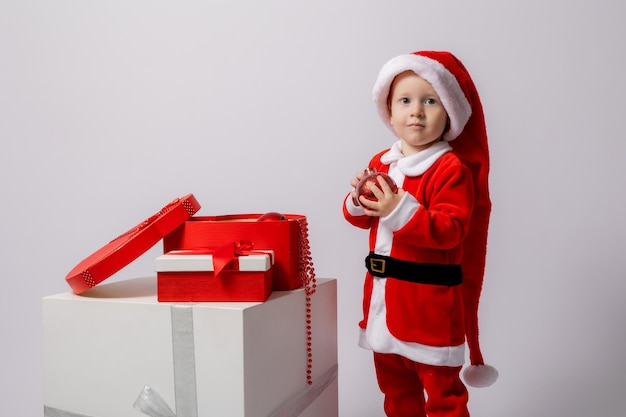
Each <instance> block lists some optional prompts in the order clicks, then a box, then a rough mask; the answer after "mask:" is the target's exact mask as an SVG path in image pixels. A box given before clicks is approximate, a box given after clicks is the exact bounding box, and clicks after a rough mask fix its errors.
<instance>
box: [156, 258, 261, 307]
mask: <svg viewBox="0 0 626 417" xmlns="http://www.w3.org/2000/svg"><path fill="white" fill-rule="evenodd" d="M222 252H223V251H222ZM231 254H232V256H226V259H224V257H223V256H220V254H219V249H218V250H216V251H210V253H209V251H202V250H181V251H171V252H167V253H166V254H164V255H161V256H159V257H158V258H156V261H155V270H156V272H157V294H158V295H157V297H158V300H159V301H198V302H200V301H260V302H263V301H265V300H267V298H268V297H269V296H270V294H271V293H272V263H273V253H272V251H243V252H240V253H239V254H234V253H233V252H231Z"/></svg>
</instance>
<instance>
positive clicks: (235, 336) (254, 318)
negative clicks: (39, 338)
mask: <svg viewBox="0 0 626 417" xmlns="http://www.w3.org/2000/svg"><path fill="white" fill-rule="evenodd" d="M305 297H306V296H305V292H304V290H303V289H297V290H293V291H274V292H273V293H272V295H271V296H270V298H269V299H268V300H267V301H266V302H264V303H258V302H210V303H164V302H161V303H159V302H158V301H157V299H156V278H155V277H147V278H137V279H132V280H127V281H121V282H115V283H111V284H102V285H100V286H98V287H95V288H93V289H91V290H89V291H87V292H85V293H83V294H81V295H76V294H74V293H71V292H68V293H62V294H58V295H53V296H49V297H44V298H43V332H44V335H43V336H44V337H43V339H44V409H45V414H46V415H49V416H54V415H72V414H71V413H75V414H78V415H86V416H92V417H138V416H142V415H144V414H142V413H141V412H140V411H138V410H136V409H135V408H134V407H133V404H134V403H135V400H136V399H137V398H138V396H139V395H140V393H141V392H142V390H143V389H144V387H145V386H147V387H149V388H150V391H151V392H153V393H158V395H159V396H160V397H162V400H163V401H164V402H165V403H166V404H167V405H169V407H170V408H171V409H172V410H174V411H175V412H176V416H177V417H196V415H197V416H200V417H211V416H219V417H231V416H232V417H266V416H268V417H270V416H271V417H287V416H290V417H291V416H294V417H295V416H301V417H333V416H337V413H338V399H337V307H336V306H337V284H336V280H334V279H318V280H317V290H316V292H315V294H313V296H312V332H313V334H312V343H313V346H312V347H313V351H312V353H313V357H312V360H313V363H312V364H313V368H312V371H313V372H312V378H313V379H312V381H313V385H308V384H307V379H306V369H307V352H306V348H307V338H306V327H305V326H306V322H305V320H306V306H305ZM194 373H195V375H194ZM194 386H195V390H194ZM317 394H319V396H318V395H317ZM64 412H65V413H68V414H63V413H64ZM57 413H58V414H57ZM155 415H156V414H155Z"/></svg>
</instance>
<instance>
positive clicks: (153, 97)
mask: <svg viewBox="0 0 626 417" xmlns="http://www.w3.org/2000/svg"><path fill="white" fill-rule="evenodd" d="M625 12H626V6H624V5H623V3H622V2H619V1H594V2H591V1H589V2H584V1H571V0H555V1H551V2H546V1H520V2H504V1H496V0H494V1H477V0H475V1H462V0H460V1H430V2H425V1H417V0H413V1H384V2H383V1H380V2H377V1H368V2H365V1H357V0H352V1H322V0H318V1H300V2H294V1H286V0H285V1H278V0H268V1H264V2H255V1H247V2H244V1H226V0H224V1H214V0H204V1H200V0H188V1H176V2H174V1H164V0H150V1H148V0H141V1H136V0H109V1H106V2H105V1H101V2H94V1H78V0H58V1H44V0H2V1H0V140H1V142H0V144H1V145H0V184H1V189H0V190H1V192H2V204H1V205H0V227H1V229H0V245H1V258H0V259H1V260H2V272H1V273H0V278H1V279H0V335H1V336H0V361H1V362H0V399H1V401H0V415H3V416H10V415H13V416H40V415H42V406H43V399H42V398H43V394H42V345H41V342H42V340H41V297H43V296H45V295H50V294H55V293H59V292H65V291H68V290H69V287H68V286H67V284H66V283H65V281H64V278H65V275H66V274H67V273H68V272H69V271H70V270H71V269H72V268H73V266H74V265H75V264H76V263H77V262H78V261H80V260H81V259H82V258H84V257H85V256H87V255H88V254H89V253H91V252H92V251H94V250H95V249H97V248H98V247H100V246H102V245H103V244H104V243H106V242H108V241H109V240H110V239H112V238H114V237H115V236H117V235H118V234H120V233H121V232H123V231H125V230H127V229H128V228H130V227H132V226H134V225H135V224H136V223H138V222H140V221H141V220H143V219H145V218H146V217H148V216H149V215H151V214H152V213H154V212H155V211H157V210H158V209H160V208H161V207H162V206H163V205H165V204H166V203H168V202H169V201H170V200H171V199H173V198H175V197H179V196H182V195H184V194H187V193H190V192H191V193H194V194H195V196H196V197H197V198H198V200H199V201H200V202H201V204H202V205H203V208H202V210H201V211H200V214H205V215H213V214H227V213H242V212H243V213H245V212H251V213H254V212H257V213H261V212H266V211H282V212H286V213H299V214H305V215H306V216H307V217H308V219H309V223H310V230H311V244H312V250H313V256H314V260H315V263H316V270H317V274H318V276H320V277H335V278H338V280H339V305H338V309H339V310H338V311H339V365H340V416H341V417H369V416H372V417H374V416H382V415H383V412H382V397H381V395H380V394H379V392H378V388H377V386H376V382H375V377H374V373H373V369H372V364H371V357H370V353H369V352H367V351H363V350H361V349H359V348H358V347H357V346H356V340H357V321H358V320H359V318H360V305H361V285H362V284H361V283H362V278H363V274H364V271H363V267H362V259H363V257H364V255H365V252H366V250H367V248H366V239H367V238H366V233H365V232H363V231H360V230H356V229H353V228H352V227H350V226H349V225H348V224H347V223H346V222H345V221H344V220H343V217H342V214H341V203H342V199H343V197H344V195H345V193H347V192H348V189H349V180H350V178H351V177H352V176H353V175H354V173H355V172H356V171H358V170H360V169H362V168H364V167H365V164H366V163H367V161H368V160H369V158H370V157H371V156H372V155H373V154H374V153H375V152H377V151H378V150H381V149H383V148H385V147H387V146H389V145H390V144H391V143H392V141H393V137H392V136H391V134H390V132H388V131H387V130H386V129H385V128H384V127H383V125H382V123H381V121H380V120H379V119H378V117H377V115H376V113H375V110H374V106H373V103H372V102H371V87H372V84H373V82H374V79H375V77H376V74H377V73H378V70H379V69H380V67H381V66H382V64H383V63H384V62H385V61H386V60H387V59H389V58H391V57H393V56H395V55H398V54H401V53H407V52H411V51H414V50H419V49H444V50H451V51H453V52H454V53H455V54H456V55H457V56H458V57H459V58H460V59H461V60H462V61H463V62H464V63H465V65H466V66H467V67H468V69H469V71H470V73H471V74H472V76H473V78H474V81H475V82H476V84H477V86H478V90H479V92H480V93H481V97H482V100H483V104H484V107H485V113H486V117H487V126H488V131H489V139H490V146H491V157H492V171H491V191H492V198H493V215H492V224H491V231H490V241H489V253H488V266H487V272H486V279H485V287H484V292H483V297H482V300H481V302H482V304H481V311H480V314H481V323H480V324H481V332H482V337H481V342H482V346H483V353H484V354H485V356H486V359H487V361H488V362H490V363H491V364H493V365H495V366H496V367H497V368H498V369H499V371H500V375H501V376H500V380H499V381H498V382H497V384H496V385H494V386H492V387H491V388H487V389H471V391H470V396H471V400H470V409H471V411H472V414H473V415H474V416H482V417H502V416H507V417H518V416H519V417H527V416H546V417H549V416H557V415H560V416H594V417H601V416H614V417H617V416H622V415H623V413H624V411H625V410H626V374H625V371H626V359H625V357H624V354H625V352H626V324H625V323H624V318H625V317H626V303H625V302H624V296H625V295H626V283H625V282H624V277H625V273H624V269H625V266H624V249H625V247H626V245H625V242H624V239H625V238H624V236H625V235H626V221H625V220H624V217H623V213H624V205H625V203H626V201H625V200H626V198H625V192H624V182H625V181H624V180H625V179H626V169H625V168H624V162H623V160H624V155H625V153H626V141H625V139H626V138H625V137H624V136H625V135H624V133H623V130H624V129H623V125H624V115H623V113H624V107H625V106H624V97H625V96H626V81H625V78H624V74H626V62H625V58H626V52H625V49H624V46H623V40H624V38H625V37H626V29H624V24H623V17H624V15H625ZM160 250H161V248H160V246H158V245H157V246H156V247H155V248H153V249H152V250H151V251H149V252H148V253H146V254H145V255H144V256H142V257H141V258H139V259H138V260H137V261H135V262H134V263H133V264H131V265H130V266H129V267H127V268H125V269H123V270H122V271H120V272H119V273H118V274H116V275H115V276H114V277H112V278H111V279H110V281H117V280H123V279H128V278H131V277H135V276H142V275H150V274H151V273H152V270H153V260H154V257H155V256H156V255H157V254H158V253H159V251H160ZM77 366H87V367H88V366H89V364H88V363H81V364H77Z"/></svg>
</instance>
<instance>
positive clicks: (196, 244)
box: [163, 214, 314, 291]
mask: <svg viewBox="0 0 626 417" xmlns="http://www.w3.org/2000/svg"><path fill="white" fill-rule="evenodd" d="M260 217H261V215H260V214H234V215H222V216H196V217H192V218H190V219H189V220H187V221H186V222H184V223H183V224H182V225H181V226H179V227H178V228H177V229H176V230H174V231H173V232H172V233H170V234H168V235H167V236H165V238H164V239H163V249H164V252H171V251H174V250H189V249H196V248H206V247H219V246H221V245H223V244H224V242H237V241H242V240H245V241H250V242H252V244H253V245H254V249H255V250H260V249H267V250H272V251H274V267H273V273H272V274H273V285H272V287H273V290H275V291H287V290H293V289H296V288H300V287H302V286H303V285H305V286H306V285H307V284H308V283H309V282H308V281H309V280H310V279H311V277H313V276H314V273H313V264H312V261H311V254H310V251H309V247H308V236H307V235H308V227H307V222H306V217H305V216H301V215H296V214H285V215H283V216H282V218H281V219H270V220H265V221H258V220H259V218H260Z"/></svg>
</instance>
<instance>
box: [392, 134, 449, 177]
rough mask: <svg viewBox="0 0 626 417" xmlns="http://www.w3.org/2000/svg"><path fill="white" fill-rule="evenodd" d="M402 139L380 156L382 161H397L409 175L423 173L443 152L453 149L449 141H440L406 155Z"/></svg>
mask: <svg viewBox="0 0 626 417" xmlns="http://www.w3.org/2000/svg"><path fill="white" fill-rule="evenodd" d="M400 144H401V142H400V141H397V142H395V143H394V144H393V145H392V146H391V149H389V150H388V151H387V152H385V154H384V155H383V156H382V157H381V158H380V161H381V162H382V163H383V164H385V165H389V164H391V163H392V162H397V166H398V169H399V170H400V172H402V173H403V174H404V175H405V176H407V177H415V176H418V175H422V174H423V173H424V172H426V170H427V169H428V168H430V167H431V166H432V165H433V164H434V163H435V162H436V161H437V160H438V159H439V158H440V157H441V156H442V155H443V154H445V153H448V152H450V151H451V150H452V147H451V146H450V145H449V144H448V142H445V141H440V142H437V143H434V144H433V145H431V146H429V147H428V148H426V149H424V150H423V151H420V152H418V153H416V154H413V155H409V156H404V155H402V152H401V151H400Z"/></svg>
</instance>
